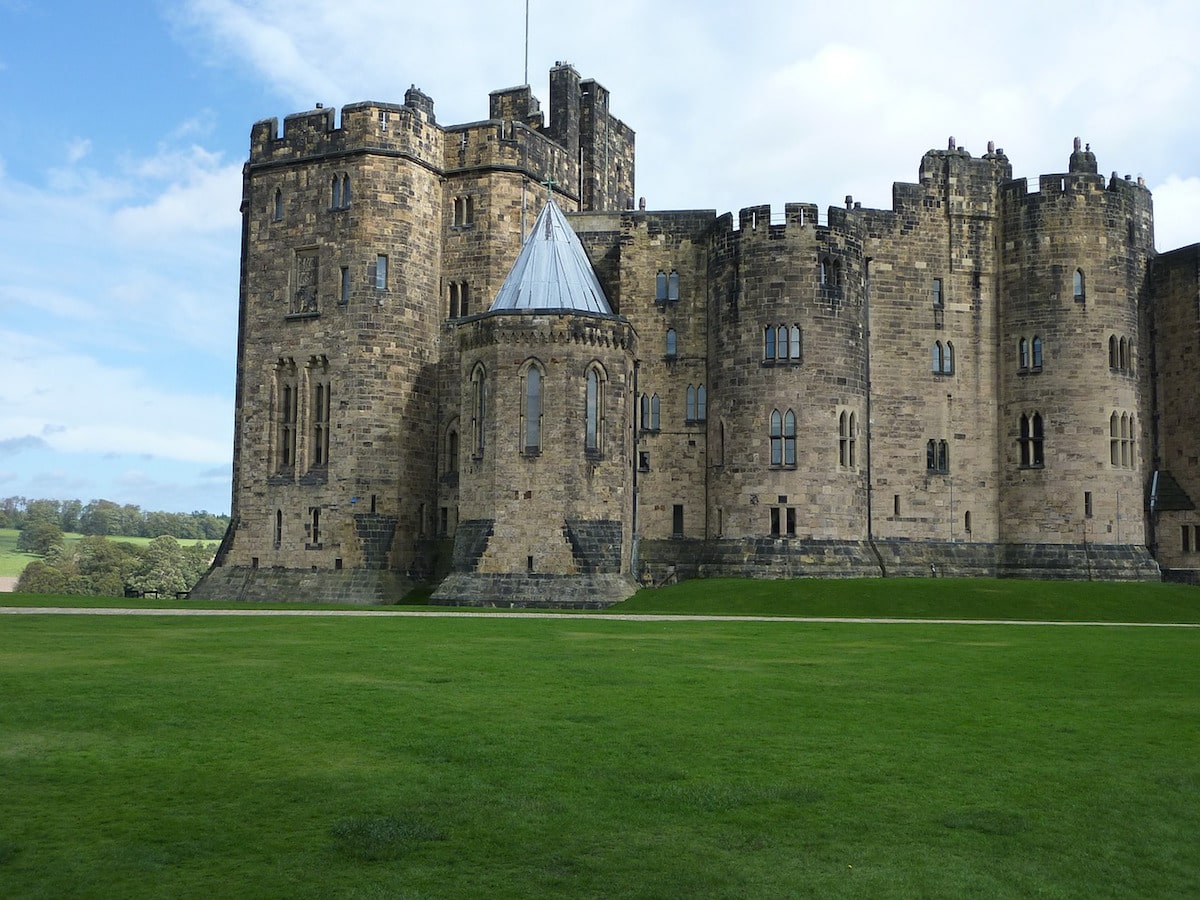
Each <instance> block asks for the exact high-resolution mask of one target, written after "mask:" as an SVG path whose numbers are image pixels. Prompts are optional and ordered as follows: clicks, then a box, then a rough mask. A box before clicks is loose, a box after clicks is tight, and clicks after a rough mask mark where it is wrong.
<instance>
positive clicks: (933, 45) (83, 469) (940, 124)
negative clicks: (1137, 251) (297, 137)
mask: <svg viewBox="0 0 1200 900" xmlns="http://www.w3.org/2000/svg"><path fill="white" fill-rule="evenodd" d="M524 20H525V3H524V0H486V2H485V0H471V2H468V0H442V2H439V3H437V4H430V3H416V2H409V0H394V2H390V3H381V2H378V0H375V2H366V0H329V2H326V0H176V2H173V3H160V2H154V0H126V2H124V3H122V4H119V5H117V4H106V3H95V2H76V0H59V2H55V0H0V35H2V37H0V96H3V97H4V100H5V104H6V107H7V109H6V113H7V114H6V120H7V124H6V126H5V127H4V129H3V132H2V134H3V138H0V347H3V349H4V355H5V358H6V365H5V367H4V372H5V374H4V377H3V378H0V496H12V495H20V496H26V497H50V498H57V499H70V498H79V499H81V500H83V501H84V502H87V501H88V500H91V499H96V498H104V499H109V500H114V501H117V502H120V503H135V504H138V505H140V506H142V507H143V508H145V509H163V510H172V511H176V510H178V511H191V510H196V509H207V510H209V511H212V512H228V510H229V492H230V460H231V455H232V433H233V425H232V423H233V415H234V410H233V387H234V359H235V338H236V329H237V277H238V241H239V215H238V204H239V202H240V192H241V183H240V172H241V166H242V163H243V161H244V159H245V155H246V153H247V150H248V145H249V131H250V126H251V125H252V124H253V122H254V121H256V120H258V119H262V118H268V117H272V116H278V117H281V118H282V117H283V116H284V115H286V114H288V113H291V112H296V111H300V110H303V109H309V108H311V107H312V106H314V105H315V104H316V103H318V102H320V103H324V104H325V105H326V106H341V105H342V104H345V103H352V102H356V101H361V100H384V101H396V102H400V101H402V100H403V96H404V90H405V89H406V88H407V87H408V86H409V85H410V84H416V85H417V86H418V87H420V88H422V89H423V90H424V91H425V92H426V93H428V94H429V95H430V96H432V97H433V99H434V101H435V104H436V112H437V115H438V119H439V121H441V122H443V123H455V122H467V121H475V120H478V119H482V118H485V117H486V115H487V94H488V92H489V91H491V90H494V89H497V88H502V87H509V86H512V85H516V84H520V83H522V82H523V81H524V45H523V41H524ZM1198 43H1200V4H1195V3H1194V0H1186V2H1156V0H1148V2H1145V3H1142V4H1140V5H1137V6H1130V5H1129V4H1127V3H1123V2H1122V3H1117V2H1103V0H1100V2H1078V3H1077V2H1056V0H1043V2H1038V3H1033V2H1022V0H1016V2H1010V3H1006V4H1004V5H1003V8H1002V9H1001V8H998V7H996V6H995V5H983V4H978V5H976V4H964V3H962V2H958V0H956V2H940V0H937V2H925V3H904V2H900V0H888V2H853V0H848V2H844V3H841V4H836V5H831V4H828V3H820V4H818V3H809V2H802V0H756V2H753V3H748V4H732V3H729V2H727V0H722V2H709V0H686V2H685V0H654V2H651V0H608V2H606V3H602V4H583V3H578V2H568V0H530V45H529V81H530V83H531V84H532V85H533V88H534V92H535V94H536V95H537V96H539V97H540V98H541V100H542V101H543V106H544V108H548V101H549V92H548V90H547V88H546V82H547V78H546V73H547V71H548V69H549V68H550V66H551V65H553V64H554V62H555V61H556V60H568V61H570V62H571V63H573V64H574V65H575V67H576V68H577V69H578V70H579V71H580V73H581V74H582V75H583V76H584V77H585V78H595V79H597V80H598V81H599V82H600V83H601V84H603V85H605V86H606V87H607V88H609V90H610V91H612V109H613V111H614V113H615V114H616V115H618V116H619V117H621V118H622V119H624V120H625V121H626V122H627V123H628V124H629V125H630V126H631V127H633V128H634V129H635V130H636V131H637V141H638V168H637V192H638V194H640V195H644V196H646V198H647V203H648V206H649V207H650V208H651V209H664V208H672V209H684V208H705V209H716V210H717V211H719V212H725V211H728V210H737V209H738V208H740V207H743V206H750V205H755V204H760V203H768V202H769V203H773V204H776V205H780V206H781V205H782V204H783V203H784V202H785V201H804V202H814V203H817V204H818V205H819V206H821V207H826V206H829V205H838V204H840V203H841V201H842V198H843V197H844V196H845V195H846V194H853V195H854V197H855V199H857V200H860V201H862V203H863V205H864V206H869V207H885V208H886V207H888V206H890V204H891V183H892V182H893V181H913V180H915V179H916V174H917V166H918V164H919V162H920V157H921V154H922V153H924V152H925V151H926V150H928V149H931V148H944V147H945V146H946V141H947V138H948V137H949V136H950V135H954V136H955V137H956V139H957V141H958V143H959V145H960V146H964V147H966V148H967V149H968V150H970V151H971V152H973V153H976V154H980V153H982V152H983V151H984V150H985V149H986V144H987V142H988V141H989V140H994V141H995V142H996V144H997V146H999V147H1003V148H1004V150H1005V151H1006V152H1007V154H1008V156H1009V158H1010V160H1011V161H1012V163H1013V167H1014V173H1015V174H1016V175H1017V176H1029V177H1034V176H1036V175H1037V174H1039V173H1044V172H1060V171H1063V170H1064V169H1065V167H1066V161H1067V157H1068V155H1069V154H1070V151H1071V141H1072V139H1073V138H1074V137H1075V136H1076V135H1079V136H1080V137H1082V138H1083V140H1085V141H1087V142H1090V143H1091V145H1092V149H1093V150H1094V151H1095V152H1096V154H1097V156H1098V158H1099V163H1100V169H1101V171H1102V172H1105V173H1109V172H1112V171H1113V170H1116V171H1118V172H1119V173H1120V174H1122V175H1124V174H1127V173H1128V174H1131V175H1133V176H1134V177H1137V176H1138V175H1141V176H1143V177H1144V178H1145V179H1146V183H1147V185H1148V186H1149V187H1150V188H1151V190H1152V191H1153V192H1154V200H1155V209H1156V217H1157V245H1158V248H1159V249H1160V250H1167V249H1172V248H1174V247H1178V246H1181V245H1184V244H1189V243H1193V242H1196V241H1200V119H1198V118H1197V117H1196V116H1195V114H1194V111H1195V106H1196V102H1197V98H1200V57H1198V55H1197V54H1196V52H1195V47H1196V46H1197V45H1198Z"/></svg>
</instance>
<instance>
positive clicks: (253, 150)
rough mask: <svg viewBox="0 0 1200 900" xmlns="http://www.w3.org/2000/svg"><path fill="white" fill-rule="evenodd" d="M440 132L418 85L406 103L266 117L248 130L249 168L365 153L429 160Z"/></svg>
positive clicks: (363, 104)
mask: <svg viewBox="0 0 1200 900" xmlns="http://www.w3.org/2000/svg"><path fill="white" fill-rule="evenodd" d="M440 132H441V129H440V128H439V127H438V125H437V121H436V119H435V117H434V112H433V100H432V99H431V98H430V97H429V96H428V95H427V94H425V93H423V92H421V91H420V90H418V89H417V88H416V87H412V88H410V89H409V90H408V91H406V92H405V95H404V104H403V105H401V104H397V103H382V102H378V101H366V102H360V103H351V104H347V105H346V106H343V107H342V116H341V123H340V125H339V123H338V115H337V109H336V108H334V107H321V106H318V107H317V108H316V109H311V110H307V111H305V112H299V113H293V114H291V115H289V116H286V117H284V120H283V131H282V132H280V130H279V119H277V118H270V119H262V120H260V121H258V122H255V123H254V126H253V127H252V128H251V130H250V164H251V165H255V164H259V163H267V162H280V161H285V160H296V159H303V158H307V157H311V156H318V155H324V154H331V153H345V152H351V151H355V150H361V149H372V150H385V151H398V152H405V153H411V154H413V155H416V156H420V157H422V158H426V159H429V158H430V157H431V155H432V154H433V153H435V152H437V151H438V150H440V144H441V134H440Z"/></svg>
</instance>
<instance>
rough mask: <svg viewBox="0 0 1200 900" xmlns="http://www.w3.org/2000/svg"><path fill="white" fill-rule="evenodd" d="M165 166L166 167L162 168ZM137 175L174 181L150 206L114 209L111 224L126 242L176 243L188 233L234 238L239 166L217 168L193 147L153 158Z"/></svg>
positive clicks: (239, 183)
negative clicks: (166, 176) (169, 177)
mask: <svg viewBox="0 0 1200 900" xmlns="http://www.w3.org/2000/svg"><path fill="white" fill-rule="evenodd" d="M164 167H166V168H164ZM138 168H139V170H140V173H142V174H145V175H147V177H155V176H156V175H157V176H158V177H162V176H163V175H164V174H166V173H167V172H173V173H174V175H175V177H174V179H173V180H172V181H171V183H169V184H168V185H167V186H166V188H165V189H164V190H163V191H162V192H161V193H159V194H158V195H157V196H155V197H154V198H153V199H152V200H151V201H150V202H148V203H145V204H142V205H130V206H125V207H123V208H121V209H118V210H116V212H115V213H114V214H113V218H112V223H113V227H114V228H115V229H116V233H117V234H118V235H119V236H120V237H121V238H122V239H124V240H126V241H133V242H138V243H140V244H141V245H142V246H145V244H146V243H147V242H149V243H156V244H157V243H168V244H169V243H175V242H178V241H180V240H184V239H186V238H187V237H188V236H189V235H192V234H213V233H218V234H222V235H224V236H229V235H231V234H236V233H237V228H238V224H239V222H240V221H241V216H240V214H239V212H238V207H239V205H240V203H241V195H242V167H241V164H240V163H238V164H231V165H226V166H220V165H217V164H216V159H215V158H214V157H213V156H212V154H208V153H207V152H205V151H203V150H201V149H200V148H192V152H191V153H189V154H172V155H170V156H168V157H156V158H154V159H152V160H147V161H144V162H142V163H141V165H140V166H139V167H138Z"/></svg>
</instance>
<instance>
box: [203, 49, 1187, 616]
mask: <svg viewBox="0 0 1200 900" xmlns="http://www.w3.org/2000/svg"><path fill="white" fill-rule="evenodd" d="M550 93H551V97H550V104H549V116H548V117H547V115H546V114H545V113H544V112H543V111H542V108H541V105H540V103H539V101H538V100H537V99H536V98H535V97H534V96H533V95H532V93H531V92H530V89H529V87H528V86H519V87H513V88H508V89H504V90H499V91H495V92H493V93H492V94H491V95H490V98H489V107H488V118H487V119H486V120H482V121H478V122H473V123H468V124H462V125H449V126H445V125H441V124H439V123H438V122H437V120H436V118H435V115H434V104H433V101H432V99H430V98H429V97H428V96H426V95H425V94H423V93H422V92H421V91H419V90H417V89H416V88H413V89H411V90H409V91H408V92H407V94H406V96H405V99H404V103H403V104H389V103H359V104H353V105H351V106H346V107H344V108H343V109H342V111H341V116H340V121H339V118H338V115H337V113H336V111H335V110H332V109H316V110H311V111H308V112H304V113H299V114H296V115H293V116H288V117H287V118H286V119H285V121H284V124H283V129H282V131H281V130H280V129H279V126H278V123H277V121H276V120H266V121H263V122H259V123H257V124H256V125H255V126H254V127H253V129H252V132H251V150H250V157H249V160H248V162H247V163H246V166H245V175H244V188H243V206H242V213H243V222H244V229H243V265H242V276H241V287H240V293H241V302H240V312H239V337H238V385H237V412H236V420H235V438H234V470H233V476H234V487H233V510H232V512H233V516H232V523H231V525H230V531H229V533H228V534H227V536H226V539H225V541H224V542H223V543H222V547H221V550H220V552H219V554H218V557H217V560H216V562H215V564H214V566H213V568H212V570H211V571H210V573H209V574H208V575H207V576H206V578H205V579H204V581H203V582H202V583H201V585H200V586H199V587H198V588H197V590H196V592H195V594H196V595H197V596H209V597H230V598H244V599H290V598H294V599H306V600H337V601H344V602H359V603H386V602H397V601H399V600H400V599H401V598H402V597H403V595H404V594H405V593H406V592H407V591H408V590H410V589H412V588H414V587H416V586H419V585H422V584H432V585H435V586H436V590H435V593H434V598H435V601H436V602H440V603H464V604H473V605H504V606H509V605H521V606H525V605H530V606H555V605H559V606H590V607H596V606H604V605H607V604H609V603H612V602H616V601H617V600H620V599H622V598H623V597H624V596H627V595H628V593H630V592H631V591H632V590H633V589H634V587H635V586H636V583H638V582H640V583H643V584H663V583H668V582H670V581H672V580H677V579H680V578H689V577H706V576H721V575H727V576H731V575H736V576H747V577H766V578H775V577H796V576H806V575H821V576H834V577H850V576H878V575H928V574H935V575H942V574H947V575H949V574H964V575H993V576H995V575H1000V576H1021V575H1027V576H1035V577H1044V578H1106V579H1142V578H1158V577H1161V573H1164V572H1165V573H1166V574H1167V575H1168V576H1169V577H1173V578H1179V579H1184V580H1197V578H1198V577H1200V515H1198V514H1197V510H1196V505H1195V500H1196V499H1197V498H1198V497H1200V464H1198V463H1197V455H1196V447H1197V446H1198V445H1200V442H1198V441H1197V435H1196V429H1197V428H1198V427H1200V425H1198V424H1197V423H1200V409H1198V408H1197V403H1200V401H1198V400H1197V399H1196V398H1197V392H1196V391H1195V390H1194V389H1193V388H1192V384H1193V382H1194V381H1195V376H1196V372H1197V370H1198V369H1200V254H1198V252H1197V245H1193V246H1191V247H1186V248H1183V249H1180V250H1176V251H1173V252H1171V253H1167V254H1163V255H1161V256H1160V255H1158V254H1156V252H1155V249H1154V238H1153V211H1152V203H1151V198H1150V194H1149V191H1147V190H1146V188H1145V186H1144V185H1143V184H1142V183H1141V180H1140V179H1137V180H1133V179H1130V178H1128V177H1120V176H1118V175H1117V173H1113V174H1112V175H1111V176H1105V175H1102V174H1100V173H1099V166H1098V162H1097V158H1096V155H1095V154H1094V153H1093V152H1092V151H1091V148H1090V147H1085V146H1083V145H1082V144H1081V142H1079V141H1078V140H1077V141H1076V143H1075V147H1074V149H1073V151H1072V152H1071V153H1070V155H1069V157H1067V165H1066V171H1064V172H1063V173H1060V174H1051V175H1044V176H1042V177H1041V178H1040V179H1038V181H1037V182H1036V183H1032V182H1027V181H1026V180H1024V179H1013V177H1012V167H1011V165H1010V163H1009V160H1008V157H1007V155H1006V154H1005V152H1004V151H1003V150H999V149H996V148H995V147H994V146H992V145H989V146H988V148H987V150H986V152H985V153H983V154H982V155H978V156H976V155H972V154H971V153H970V152H968V151H967V150H966V149H964V148H961V147H959V146H957V144H956V142H955V141H954V139H953V138H952V139H950V141H949V142H948V145H947V148H946V149H944V150H931V151H929V152H928V153H926V154H925V156H924V157H923V159H922V160H921V161H920V164H919V167H918V171H917V179H916V181H915V182H913V183H897V184H896V185H895V187H894V191H893V197H892V205H891V208H890V209H864V208H862V207H861V206H860V205H859V204H857V203H855V202H854V201H853V199H852V198H849V197H847V198H846V200H845V203H844V204H838V205H836V206H831V207H829V208H827V209H825V210H821V209H820V208H819V207H818V206H817V205H816V204H813V203H800V202H793V203H787V204H785V206H784V207H783V209H782V212H780V211H778V210H772V209H771V208H770V207H768V206H752V207H747V208H745V209H742V210H740V211H738V213H737V214H736V216H735V215H732V214H728V213H727V214H725V215H721V216H718V215H717V214H716V213H715V212H714V211H711V210H681V211H661V210H660V211H648V210H645V209H644V204H641V205H639V204H637V203H636V200H635V196H634V134H633V132H632V131H631V130H630V129H629V128H628V126H626V125H625V124H624V123H622V122H621V121H620V120H618V119H616V118H615V117H613V116H612V115H611V113H610V112H609V94H608V92H607V91H606V90H605V89H604V88H603V87H602V86H601V85H599V84H598V83H597V82H595V81H593V80H585V79H582V78H581V77H580V76H579V74H578V73H577V72H576V71H575V69H574V68H573V67H571V66H570V65H568V64H565V63H560V64H557V65H556V66H555V67H554V69H553V70H552V71H551V75H550ZM550 195H552V196H553V198H554V200H555V203H556V204H557V205H558V206H559V207H560V208H561V209H562V210H564V211H566V212H567V213H568V220H569V222H570V224H571V227H572V228H573V230H574V231H575V233H576V234H577V235H578V237H579V240H580V241H581V242H582V245H583V247H584V249H585V250H586V253H587V257H588V259H589V260H590V265H591V268H592V269H593V270H594V272H595V275H596V276H597V278H598V279H599V282H600V285H601V286H602V288H603V291H604V293H605V295H606V297H607V301H608V303H609V305H610V307H611V310H612V312H611V314H604V315H598V316H597V315H585V314H581V313H579V312H577V311H570V310H557V311H556V310H539V311H510V310H504V311H490V310H489V307H490V305H491V303H492V301H493V299H494V298H495V297H496V294H497V291H498V290H499V289H500V286H501V284H502V283H503V282H504V280H505V277H506V275H507V274H508V272H509V270H510V268H511V267H512V265H513V262H514V260H515V259H516V257H517V254H518V252H519V251H520V250H521V246H522V242H523V239H524V237H525V235H526V234H527V232H528V230H529V228H530V227H531V226H532V224H533V222H534V220H535V218H536V217H537V215H538V213H539V211H540V210H541V208H542V206H543V204H544V203H545V202H546V197H547V196H550ZM639 206H640V208H639ZM531 367H533V368H536V369H537V371H538V373H540V375H539V377H540V378H542V379H544V397H543V398H542V399H541V400H540V401H539V402H541V403H542V406H541V407H540V412H541V415H542V424H541V427H540V430H539V431H538V434H539V444H538V446H537V447H530V446H526V441H525V439H524V436H525V435H527V434H528V433H529V432H528V431H527V430H526V425H525V422H524V419H523V413H522V410H523V409H525V407H524V406H523V404H524V403H526V402H527V401H526V399H524V398H525V394H524V393H523V392H524V391H525V390H526V381H525V379H526V378H527V377H528V373H529V371H530V369H531ZM477 371H486V372H487V373H488V381H487V385H488V387H487V390H488V392H489V393H488V395H487V404H486V408H487V412H486V415H485V414H484V413H483V412H481V409H480V408H479V399H478V393H477V389H476V386H475V385H474V383H473V381H472V378H473V373H475V372H477ZM588 372H593V373H598V374H593V376H591V377H592V381H591V382H589V381H588V378H589V376H588V374H587V373H588ZM589 383H590V384H591V385H592V387H591V388H588V387H586V385H587V384H589ZM598 383H601V384H602V388H600V389H598V388H597V387H596V385H597V384H598ZM588 390H599V395H598V396H599V397H600V398H602V399H601V400H600V402H601V406H602V409H600V410H599V411H598V412H595V411H593V412H589V415H593V414H595V415H598V416H599V418H600V420H601V421H602V423H603V428H602V435H603V436H602V438H601V439H600V442H601V446H592V445H591V444H589V445H588V446H586V447H585V445H584V440H583V437H582V434H583V430H584V429H585V427H591V426H588V425H586V424H585V421H584V418H585V417H584V410H585V405H586V404H588V403H590V402H592V400H590V399H589V397H590V396H591V395H589V394H588V393H587V391H588ZM589 409H590V407H589ZM588 421H592V420H591V419H589V420H588ZM588 440H589V441H592V440H593V438H592V437H589V439H588Z"/></svg>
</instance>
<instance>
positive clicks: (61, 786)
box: [0, 582, 1200, 898]
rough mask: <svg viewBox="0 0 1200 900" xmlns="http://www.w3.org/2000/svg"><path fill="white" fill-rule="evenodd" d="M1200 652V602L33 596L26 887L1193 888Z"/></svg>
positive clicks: (8, 794) (1039, 891)
mask: <svg viewBox="0 0 1200 900" xmlns="http://www.w3.org/2000/svg"><path fill="white" fill-rule="evenodd" d="M776 586H777V587H778V586H779V585H778V584H777V585H776ZM944 586H945V585H937V586H936V587H944ZM750 587H753V586H750ZM936 587H934V586H932V585H931V584H930V583H928V582H926V583H925V590H926V592H927V593H928V592H929V591H931V590H936ZM1047 590H1049V588H1048V589H1047ZM914 602H915V601H914ZM1198 675H1200V629H1149V628H1089V627H1082V628H1055V627H1044V626H1024V627H1011V626H1009V627H1005V626H992V625H933V624H918V625H873V624H826V623H792V622H768V623H758V622H749V623H747V622H690V621H666V622H663V621H657V622H645V623H643V622H623V621H615V620H612V619H609V618H605V617H603V616H578V617H569V616H563V617H558V618H554V619H503V620H497V619H477V618H446V619H397V618H375V619H371V618H295V617H286V618H253V619H245V618H241V619H238V618H232V617H218V618H195V619H191V618H171V619H167V618H164V617H153V616H151V617H136V618H132V617H131V618H109V617H98V618H97V617H73V616H68V617H63V616H42V615H27V616H6V617H3V618H0V697H3V698H4V702H3V703H0V761H2V765H3V775H2V777H0V810H3V811H4V814H3V816H2V817H0V885H3V893H4V895H5V896H6V897H60V896H96V897H109V896H123V897H162V896H178V897H193V896H195V897H199V896H212V895H226V896H233V895H237V896H262V897H331V896H338V897H413V898H415V897H481V896H487V897H532V896H537V897H555V896H557V897H581V896H608V897H672V898H674V897H768V896H776V897H793V896H821V897H838V896H844V897H860V896H871V897H929V896H986V897H1025V896H1033V895H1037V896H1042V897H1082V896H1087V897H1134V896H1139V897H1160V896H1180V895H1185V894H1189V893H1193V892H1194V891H1195V886H1196V885H1197V884H1200V854H1197V853H1196V852H1195V839H1196V835H1197V833H1200V760H1198V759H1197V756H1196V752H1195V749H1196V747H1197V746H1200V694H1198V693H1197V691H1196V683H1197V676H1198Z"/></svg>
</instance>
